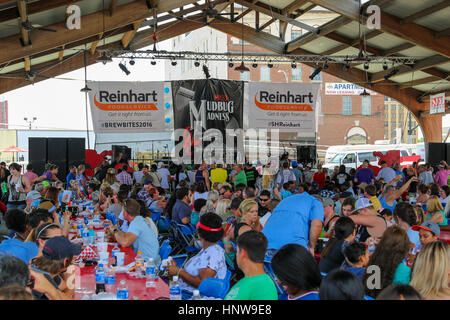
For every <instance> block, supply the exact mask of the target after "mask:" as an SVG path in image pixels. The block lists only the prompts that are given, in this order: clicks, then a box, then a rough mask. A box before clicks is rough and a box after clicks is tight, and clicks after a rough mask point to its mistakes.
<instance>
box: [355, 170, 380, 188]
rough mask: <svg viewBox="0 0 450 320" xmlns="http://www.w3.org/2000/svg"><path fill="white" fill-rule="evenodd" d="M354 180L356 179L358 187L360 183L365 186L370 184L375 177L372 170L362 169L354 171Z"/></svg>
mask: <svg viewBox="0 0 450 320" xmlns="http://www.w3.org/2000/svg"><path fill="white" fill-rule="evenodd" d="M355 179H358V185H360V184H361V183H362V182H365V183H367V184H371V183H372V179H375V175H374V174H373V170H372V169H370V168H362V169H359V170H358V171H356V174H355Z"/></svg>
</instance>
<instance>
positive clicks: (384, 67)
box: [383, 61, 388, 70]
mask: <svg viewBox="0 0 450 320" xmlns="http://www.w3.org/2000/svg"><path fill="white" fill-rule="evenodd" d="M387 69H388V65H387V63H386V61H385V62H383V70H387Z"/></svg>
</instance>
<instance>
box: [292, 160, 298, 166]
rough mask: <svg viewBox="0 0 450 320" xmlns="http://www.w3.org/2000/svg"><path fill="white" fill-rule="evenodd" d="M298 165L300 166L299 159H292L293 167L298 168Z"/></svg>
mask: <svg viewBox="0 0 450 320" xmlns="http://www.w3.org/2000/svg"><path fill="white" fill-rule="evenodd" d="M296 167H298V163H297V161H295V160H294V161H292V168H296Z"/></svg>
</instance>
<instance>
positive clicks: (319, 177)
mask: <svg viewBox="0 0 450 320" xmlns="http://www.w3.org/2000/svg"><path fill="white" fill-rule="evenodd" d="M325 179H326V176H325V172H322V173H318V172H316V173H314V175H313V181H316V182H317V183H318V184H319V187H321V188H323V187H325Z"/></svg>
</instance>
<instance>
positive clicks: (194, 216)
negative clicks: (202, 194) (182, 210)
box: [191, 198, 206, 226]
mask: <svg viewBox="0 0 450 320" xmlns="http://www.w3.org/2000/svg"><path fill="white" fill-rule="evenodd" d="M205 205H206V200H205V199H203V198H198V199H197V200H195V201H194V210H193V211H192V213H191V224H193V225H194V226H195V225H196V224H197V222H198V220H199V215H200V210H202V208H203V207H204V206H205Z"/></svg>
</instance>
